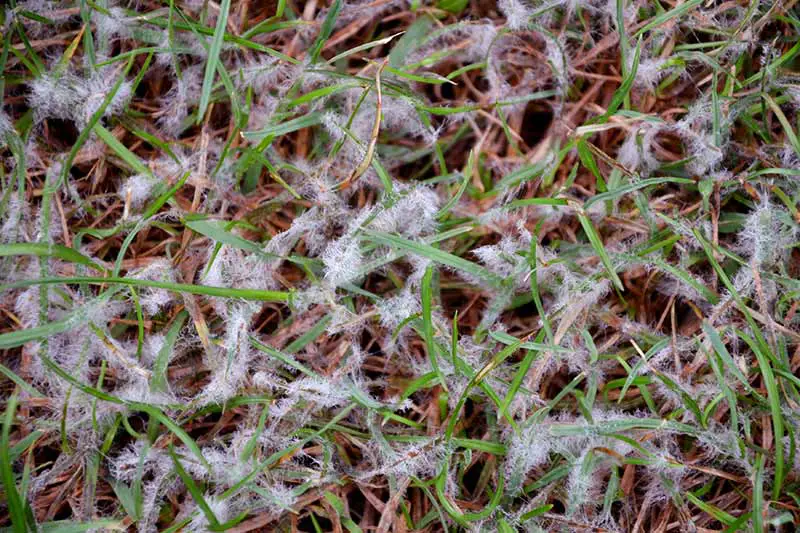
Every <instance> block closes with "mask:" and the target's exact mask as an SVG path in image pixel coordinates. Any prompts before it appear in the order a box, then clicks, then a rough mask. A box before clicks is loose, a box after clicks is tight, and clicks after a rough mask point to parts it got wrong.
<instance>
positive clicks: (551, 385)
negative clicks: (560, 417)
mask: <svg viewBox="0 0 800 533" xmlns="http://www.w3.org/2000/svg"><path fill="white" fill-rule="evenodd" d="M577 376H578V373H577V372H573V371H567V372H559V373H557V374H554V375H553V376H552V378H550V379H549V380H546V381H545V384H544V385H543V386H542V394H541V397H542V399H543V400H552V399H554V398H555V397H556V396H558V393H559V392H561V391H562V390H563V389H564V387H566V386H567V385H568V384H569V383H570V382H571V381H572V380H573V379H575V378H576V377H577ZM568 401H569V398H564V399H563V400H562V401H561V403H560V404H559V406H560V407H562V408H563V407H564V405H565V404H567V402H568Z"/></svg>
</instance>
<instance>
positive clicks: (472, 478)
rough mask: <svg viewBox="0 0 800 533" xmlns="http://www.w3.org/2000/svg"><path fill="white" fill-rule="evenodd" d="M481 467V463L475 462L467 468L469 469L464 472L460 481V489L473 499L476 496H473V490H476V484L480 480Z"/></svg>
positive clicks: (482, 463) (482, 465)
mask: <svg viewBox="0 0 800 533" xmlns="http://www.w3.org/2000/svg"><path fill="white" fill-rule="evenodd" d="M483 467H484V462H483V461H475V462H474V463H473V464H471V465H470V466H469V468H467V470H466V472H464V477H463V478H462V480H461V481H462V487H464V490H465V491H466V492H467V493H468V494H470V495H471V496H472V497H473V498H474V497H476V496H477V494H475V490H476V489H477V488H478V482H479V481H480V479H481V472H483Z"/></svg>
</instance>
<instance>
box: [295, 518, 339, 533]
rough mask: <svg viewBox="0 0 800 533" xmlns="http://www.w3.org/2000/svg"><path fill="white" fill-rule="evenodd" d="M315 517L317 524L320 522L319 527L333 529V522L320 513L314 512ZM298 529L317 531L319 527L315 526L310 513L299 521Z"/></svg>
mask: <svg viewBox="0 0 800 533" xmlns="http://www.w3.org/2000/svg"><path fill="white" fill-rule="evenodd" d="M314 518H315V519H316V521H317V524H319V527H320V529H321V530H322V531H333V522H331V521H330V520H328V519H327V518H325V517H324V516H320V515H318V514H314ZM297 530H298V531H303V532H308V533H315V532H316V531H317V529H316V528H315V527H314V522H313V521H312V520H311V515H310V514H308V515H305V516H303V517H302V518H301V519H300V520H299V521H298V522H297Z"/></svg>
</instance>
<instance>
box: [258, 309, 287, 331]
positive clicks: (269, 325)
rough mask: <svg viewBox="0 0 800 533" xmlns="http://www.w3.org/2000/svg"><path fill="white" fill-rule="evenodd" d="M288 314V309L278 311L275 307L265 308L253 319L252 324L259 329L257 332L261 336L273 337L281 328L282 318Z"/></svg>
mask: <svg viewBox="0 0 800 533" xmlns="http://www.w3.org/2000/svg"><path fill="white" fill-rule="evenodd" d="M287 313H288V307H287V308H286V309H283V310H281V309H278V310H276V309H275V307H274V306H265V307H264V308H263V309H261V311H260V312H259V313H258V315H257V316H256V317H255V319H253V322H252V323H253V324H255V325H256V327H257V329H256V330H255V332H256V333H257V334H261V335H272V334H273V333H275V332H276V331H277V330H278V328H279V327H280V325H281V318H282V316H283V315H285V314H287Z"/></svg>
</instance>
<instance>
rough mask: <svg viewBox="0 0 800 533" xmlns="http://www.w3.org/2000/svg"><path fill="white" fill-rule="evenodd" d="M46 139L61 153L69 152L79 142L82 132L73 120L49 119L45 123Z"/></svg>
mask: <svg viewBox="0 0 800 533" xmlns="http://www.w3.org/2000/svg"><path fill="white" fill-rule="evenodd" d="M44 131H45V137H46V138H47V140H48V142H49V143H50V144H51V145H53V148H56V149H57V150H60V151H66V150H69V149H70V148H71V147H72V145H74V144H75V141H77V140H78V135H80V132H79V131H78V128H77V127H75V124H74V123H73V122H72V121H71V120H64V119H60V118H48V119H45V121H44Z"/></svg>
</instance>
